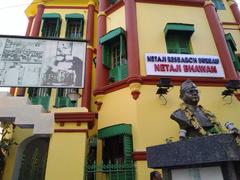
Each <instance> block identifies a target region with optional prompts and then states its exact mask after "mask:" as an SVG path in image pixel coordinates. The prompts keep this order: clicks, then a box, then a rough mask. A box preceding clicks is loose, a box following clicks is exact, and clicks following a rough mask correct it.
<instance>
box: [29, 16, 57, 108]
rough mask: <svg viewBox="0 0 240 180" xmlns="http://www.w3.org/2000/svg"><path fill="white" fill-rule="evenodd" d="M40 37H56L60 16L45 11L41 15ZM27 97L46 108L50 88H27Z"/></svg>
mask: <svg viewBox="0 0 240 180" xmlns="http://www.w3.org/2000/svg"><path fill="white" fill-rule="evenodd" d="M42 20H43V24H42V37H58V36H59V34H60V27H61V16H60V15H59V14H56V13H47V14H43V16H42ZM28 95H29V99H30V100H31V101H32V103H33V104H41V105H42V106H43V107H44V108H45V109H46V110H47V109H48V106H49V100H50V96H51V88H28Z"/></svg>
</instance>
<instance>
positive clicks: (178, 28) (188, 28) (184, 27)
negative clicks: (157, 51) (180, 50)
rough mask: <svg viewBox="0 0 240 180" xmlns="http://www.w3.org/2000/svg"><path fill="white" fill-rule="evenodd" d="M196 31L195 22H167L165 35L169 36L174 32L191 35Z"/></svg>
mask: <svg viewBox="0 0 240 180" xmlns="http://www.w3.org/2000/svg"><path fill="white" fill-rule="evenodd" d="M194 31H195V30H194V25H193V24H183V23H167V24H166V26H165V28H164V33H165V36H168V34H172V33H175V32H178V33H179V32H184V33H186V34H188V36H189V37H190V36H191V35H192V34H193V33H194Z"/></svg>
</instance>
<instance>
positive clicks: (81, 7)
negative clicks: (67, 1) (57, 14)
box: [45, 6, 98, 13]
mask: <svg viewBox="0 0 240 180" xmlns="http://www.w3.org/2000/svg"><path fill="white" fill-rule="evenodd" d="M45 9H86V10H87V9H88V6H45ZM94 12H95V13H98V10H97V9H95V8H94Z"/></svg>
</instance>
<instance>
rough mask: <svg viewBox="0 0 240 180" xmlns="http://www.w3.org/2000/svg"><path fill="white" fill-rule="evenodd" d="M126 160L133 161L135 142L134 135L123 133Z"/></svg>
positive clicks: (127, 161) (126, 161)
mask: <svg viewBox="0 0 240 180" xmlns="http://www.w3.org/2000/svg"><path fill="white" fill-rule="evenodd" d="M123 148H124V161H125V163H130V162H131V161H132V152H133V143H132V136H130V135H123Z"/></svg>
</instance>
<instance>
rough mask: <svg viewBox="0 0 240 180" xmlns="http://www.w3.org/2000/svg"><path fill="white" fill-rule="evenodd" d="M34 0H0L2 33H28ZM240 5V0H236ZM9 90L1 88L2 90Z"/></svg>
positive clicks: (239, 5)
mask: <svg viewBox="0 0 240 180" xmlns="http://www.w3.org/2000/svg"><path fill="white" fill-rule="evenodd" d="M32 1H33V0H0V23H1V27H0V34H1V35H22V36H24V35H25V33H26V28H27V24H28V19H27V17H26V15H25V13H24V11H25V9H26V8H27V6H28V5H29V4H30V3H31V2H32ZM236 2H237V3H238V7H240V0H236ZM3 90H4V91H5V90H8V89H6V88H0V91H3Z"/></svg>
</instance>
